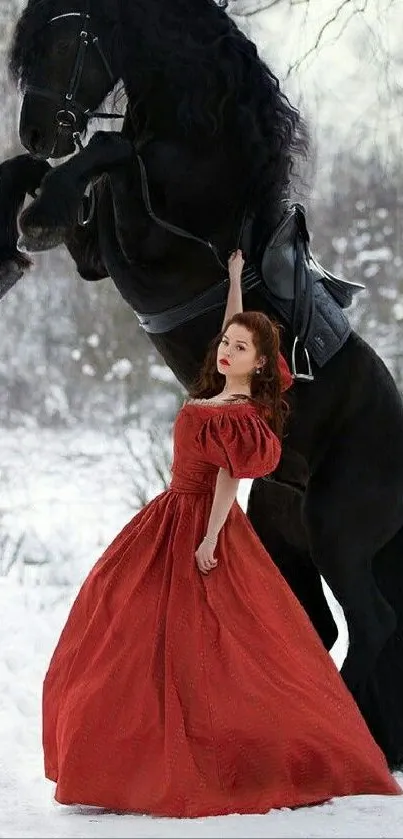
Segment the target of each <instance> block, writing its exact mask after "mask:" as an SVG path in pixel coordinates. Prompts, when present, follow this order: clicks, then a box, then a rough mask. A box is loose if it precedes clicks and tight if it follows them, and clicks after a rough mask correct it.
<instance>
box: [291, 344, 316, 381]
mask: <svg viewBox="0 0 403 839" xmlns="http://www.w3.org/2000/svg"><path fill="white" fill-rule="evenodd" d="M299 343H300V339H299V338H298V335H296V336H295V338H294V343H293V346H292V353H291V373H292V375H293V377H294V379H296V380H297V381H299V382H313V381H314V375H313V373H312V366H311V359H310V357H309V352H308V350H307V348H306V347H304V360H305V361H306V366H307V372H306V373H298V372H297V368H296V354H297V346H298V344H299Z"/></svg>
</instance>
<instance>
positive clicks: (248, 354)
mask: <svg viewBox="0 0 403 839" xmlns="http://www.w3.org/2000/svg"><path fill="white" fill-rule="evenodd" d="M257 366H258V358H257V352H256V347H255V345H254V343H253V340H252V333H251V332H249V330H248V329H246V327H245V326H241V325H240V324H237V323H231V325H230V326H229V327H228V329H227V330H226V331H225V333H224V335H223V337H222V339H221V342H220V343H219V345H218V350H217V370H218V372H219V373H222V374H223V375H224V376H226V377H227V378H231V379H233V378H234V379H242V380H244V381H247V380H248V378H249V377H250V376H251V375H252V373H253V371H254V370H255V369H256V367H257Z"/></svg>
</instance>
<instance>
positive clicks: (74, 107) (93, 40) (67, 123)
mask: <svg viewBox="0 0 403 839" xmlns="http://www.w3.org/2000/svg"><path fill="white" fill-rule="evenodd" d="M65 18H78V19H79V20H80V21H81V31H80V33H79V36H78V37H79V43H78V48H77V53H76V58H75V62H74V67H73V71H72V74H71V78H70V82H69V85H68V88H67V91H66V93H65V94H62V93H61V94H58V93H55V92H54V91H53V90H50V89H49V88H46V87H38V86H37V85H27V87H26V88H25V90H26V92H27V93H34V94H36V95H37V96H41V97H43V98H45V99H50V100H51V101H52V102H55V103H56V104H58V105H60V110H59V111H58V112H57V114H56V120H57V130H63V131H66V130H67V131H71V134H72V138H73V141H74V144H75V146H76V148H77V149H78V150H81V149H82V148H83V144H82V141H81V136H80V132H79V131H78V129H77V114H79V115H81V116H83V117H85V119H87V120H88V119H92V118H94V117H97V118H99V119H123V118H124V117H123V115H122V114H117V113H104V112H100V111H91V110H90V108H85V107H84V106H83V105H82V104H81V103H80V102H79V101H78V100H77V98H76V97H77V91H78V88H79V85H80V82H81V78H82V75H83V71H84V64H85V59H86V56H87V54H88V50H89V49H90V48H91V47H93V48H94V49H96V51H97V53H98V55H99V57H100V58H101V61H102V63H103V66H104V68H105V70H106V73H107V75H108V76H109V79H110V81H111V83H112V85H114V84H115V82H116V79H115V77H114V75H113V73H112V70H111V67H110V64H109V61H108V59H107V57H106V55H105V53H104V51H103V49H102V47H101V44H100V43H99V38H98V35H95V34H94V33H93V32H92V31H91V14H90V0H87V3H86V9H85V11H82V12H64V13H63V14H60V15H55V16H54V17H52V18H50V19H49V20H48V21H47V22H46V24H45V26H50V25H51V24H52V23H55V22H56V21H58V20H63V19H65Z"/></svg>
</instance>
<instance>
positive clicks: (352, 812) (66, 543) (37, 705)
mask: <svg viewBox="0 0 403 839" xmlns="http://www.w3.org/2000/svg"><path fill="white" fill-rule="evenodd" d="M130 443H131V446H132V450H133V451H134V452H138V453H139V459H138V461H136V460H135V458H132V459H131V460H129V462H127V461H128V449H127V445H126V440H125V436H124V435H123V433H121V432H116V433H115V434H114V435H111V434H108V435H107V434H104V433H102V432H100V431H95V430H90V429H82V428H76V429H74V430H70V431H63V432H61V431H55V430H50V429H48V430H46V431H44V430H43V429H42V430H41V429H22V428H19V429H14V430H10V429H2V430H1V434H0V470H1V471H0V521H1V524H2V527H1V532H0V544H2V546H3V550H2V554H1V557H0V568H2V569H3V573H4V570H5V568H4V566H5V564H6V559H7V550H9V553H10V555H11V557H13V556H14V561H13V562H12V563H11V568H10V571H9V574H8V575H7V576H0V615H1V623H2V636H1V637H2V640H1V644H0V685H1V691H0V839H5V837H8V839H12V837H34V836H35V837H38V839H40V838H41V837H52V838H53V839H54V837H72V839H75V837H77V839H78V837H111V836H115V837H171V836H175V837H182V836H183V837H185V836H186V837H189V836H192V837H198V836H203V837H215V836H223V837H224V836H227V837H241V836H249V837H255V836H256V837H263V836H264V837H323V836H328V837H330V836H331V837H347V836H354V837H370V836H371V837H372V836H382V837H396V836H399V835H401V824H403V796H402V798H401V799H400V798H396V797H382V796H355V797H350V798H344V799H337V800H336V799H335V800H333V801H330V802H329V803H327V804H324V805H321V806H316V807H307V808H301V809H298V810H293V811H291V810H287V809H286V808H285V809H283V810H279V811H272V812H270V813H268V814H267V815H256V816H238V815H233V816H222V817H215V818H202V819H192V820H187V819H183V820H179V819H161V818H152V817H149V816H141V815H119V814H115V813H104V812H103V811H101V810H98V809H97V808H94V807H92V808H91V807H61V806H60V805H57V804H56V803H55V802H54V800H53V784H51V783H50V782H48V781H46V780H45V779H44V777H43V767H42V752H41V687H42V680H43V677H44V674H45V672H46V668H47V665H48V662H49V659H50V656H51V653H52V651H53V649H54V646H55V644H56V641H57V639H58V637H59V634H60V631H61V629H62V627H63V624H64V622H65V620H66V617H67V614H68V610H69V608H70V605H71V603H72V601H73V599H74V597H75V595H76V592H77V590H78V586H79V584H80V582H81V580H82V579H83V578H84V576H85V574H86V573H87V571H88V570H89V568H90V567H91V566H92V565H93V563H94V562H95V561H96V559H97V558H98V556H99V554H100V552H101V551H102V550H103V548H104V547H106V545H107V544H108V542H109V541H110V540H111V538H112V537H113V536H114V535H115V533H116V532H117V530H118V529H119V528H120V527H122V526H123V524H124V523H125V522H126V521H127V520H128V519H129V518H130V517H131V516H132V515H133V514H134V512H135V511H136V509H137V507H138V503H137V504H136V499H135V497H134V495H133V492H132V489H133V473H135V472H136V470H137V478H138V479H139V480H141V479H142V476H143V475H144V474H145V473H144V469H143V468H142V466H144V465H147V463H148V460H147V457H148V455H147V437H146V435H144V433H140V432H138V431H137V432H133V433H132V434H131V438H130ZM146 471H148V472H149V475H150V486H149V487H147V490H148V492H149V493H150V495H152V494H154V493H155V492H156V491H158V490H159V489H160V487H159V486H158V481H157V479H156V478H155V477H154V473H153V471H152V469H151V470H150V469H148V470H146ZM249 486H250V482H247V481H244V482H242V484H241V489H240V493H239V501H240V503H241V504H242V506H244V505H245V503H246V499H247V494H248V491H249ZM6 537H7V538H6ZM21 537H24V538H25V542H21V541H20V539H21ZM35 540H36V541H35ZM10 546H11V547H10ZM18 546H19V553H18V551H17V547H18ZM13 551H14V553H13ZM16 556H17V559H15V557H16ZM9 559H10V556H9ZM41 559H42V560H46V561H45V562H44V563H43V564H40V561H41ZM328 596H329V598H331V595H330V594H329V593H328ZM331 603H332V606H333V608H334V610H335V616H336V619H337V621H338V623H339V626H340V627H341V635H340V640H339V642H338V644H337V645H336V647H335V648H334V650H333V651H332V655H333V657H334V659H335V661H336V662H337V664H338V666H340V665H341V663H342V660H343V657H344V655H345V650H346V636H345V625H344V627H343V621H342V619H341V616H340V612H339V610H337V604H335V602H334V601H332V600H331ZM396 777H397V778H398V780H399V782H400V783H401V784H402V786H403V773H397V774H396Z"/></svg>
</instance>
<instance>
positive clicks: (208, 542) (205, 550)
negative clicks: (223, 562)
mask: <svg viewBox="0 0 403 839" xmlns="http://www.w3.org/2000/svg"><path fill="white" fill-rule="evenodd" d="M216 544H217V542H216V541H214V540H213V539H209V538H207V537H206V538H204V539H203V541H202V542H201V544H200V545H199V547H198V549H197V551H196V553H195V557H196V564H197V567H198V569H199V571H201V573H202V574H208V573H209V572H210V571H211V570H212V569H213V568H215V567H216V565H217V562H218V560H217V559H216V558H215V556H214V551H215V548H216Z"/></svg>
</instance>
